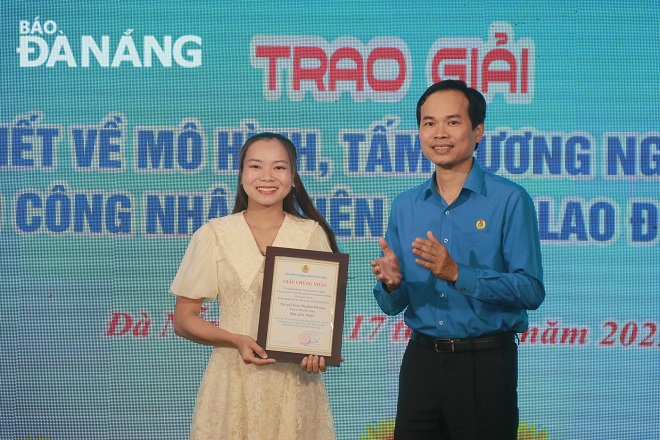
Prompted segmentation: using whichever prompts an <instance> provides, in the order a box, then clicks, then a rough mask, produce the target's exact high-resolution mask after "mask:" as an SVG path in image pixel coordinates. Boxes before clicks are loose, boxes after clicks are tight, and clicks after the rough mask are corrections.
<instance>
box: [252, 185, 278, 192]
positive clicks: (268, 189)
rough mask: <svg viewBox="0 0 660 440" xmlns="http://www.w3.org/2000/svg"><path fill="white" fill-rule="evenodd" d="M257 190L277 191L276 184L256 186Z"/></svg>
mask: <svg viewBox="0 0 660 440" xmlns="http://www.w3.org/2000/svg"><path fill="white" fill-rule="evenodd" d="M257 191H262V192H273V191H277V187H276V186H258V187H257Z"/></svg>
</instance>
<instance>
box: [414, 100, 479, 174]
mask: <svg viewBox="0 0 660 440" xmlns="http://www.w3.org/2000/svg"><path fill="white" fill-rule="evenodd" d="M468 105H469V101H468V99H467V97H466V96H465V95H464V94H463V93H462V92H460V91H458V90H440V91H438V92H435V93H433V94H431V95H429V96H428V98H426V101H425V102H424V104H422V107H421V109H420V125H419V140H420V143H421V146H422V152H423V153H424V156H426V158H427V159H428V160H430V161H431V162H433V163H434V164H435V168H436V171H439V172H442V171H443V170H453V171H465V172H469V171H470V168H471V167H472V154H473V153H474V148H475V146H476V144H477V143H478V142H481V138H482V137H483V135H484V125H483V124H479V125H477V127H475V128H472V122H471V121H470V116H469V115H468Z"/></svg>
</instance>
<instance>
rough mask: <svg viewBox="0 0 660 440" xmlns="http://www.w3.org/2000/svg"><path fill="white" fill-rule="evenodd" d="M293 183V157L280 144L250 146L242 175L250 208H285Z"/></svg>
mask: <svg viewBox="0 0 660 440" xmlns="http://www.w3.org/2000/svg"><path fill="white" fill-rule="evenodd" d="M292 182H293V179H292V176H291V163H290V160H289V155H288V154H287V151H286V148H284V145H282V144H281V143H280V141H278V140H277V139H260V140H258V141H256V142H255V143H253V144H252V145H250V146H249V147H248V149H247V151H246V152H245V158H244V161H243V173H242V176H241V185H243V189H244V190H245V193H246V194H247V196H248V209H264V208H273V207H279V208H280V209H282V206H283V200H284V198H285V197H286V196H287V195H288V194H289V192H290V191H291V186H292Z"/></svg>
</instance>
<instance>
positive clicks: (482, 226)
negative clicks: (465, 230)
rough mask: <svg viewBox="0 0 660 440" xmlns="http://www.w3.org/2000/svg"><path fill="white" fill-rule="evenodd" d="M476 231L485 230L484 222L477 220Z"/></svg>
mask: <svg viewBox="0 0 660 440" xmlns="http://www.w3.org/2000/svg"><path fill="white" fill-rule="evenodd" d="M476 226H477V229H478V230H480V231H483V230H484V229H486V220H477V225H476Z"/></svg>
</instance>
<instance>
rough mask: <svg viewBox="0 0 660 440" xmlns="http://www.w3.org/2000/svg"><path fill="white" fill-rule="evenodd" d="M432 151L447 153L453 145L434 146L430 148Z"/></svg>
mask: <svg viewBox="0 0 660 440" xmlns="http://www.w3.org/2000/svg"><path fill="white" fill-rule="evenodd" d="M431 148H432V149H433V150H434V151H449V150H451V149H452V148H454V147H453V145H434V146H432V147H431Z"/></svg>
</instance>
